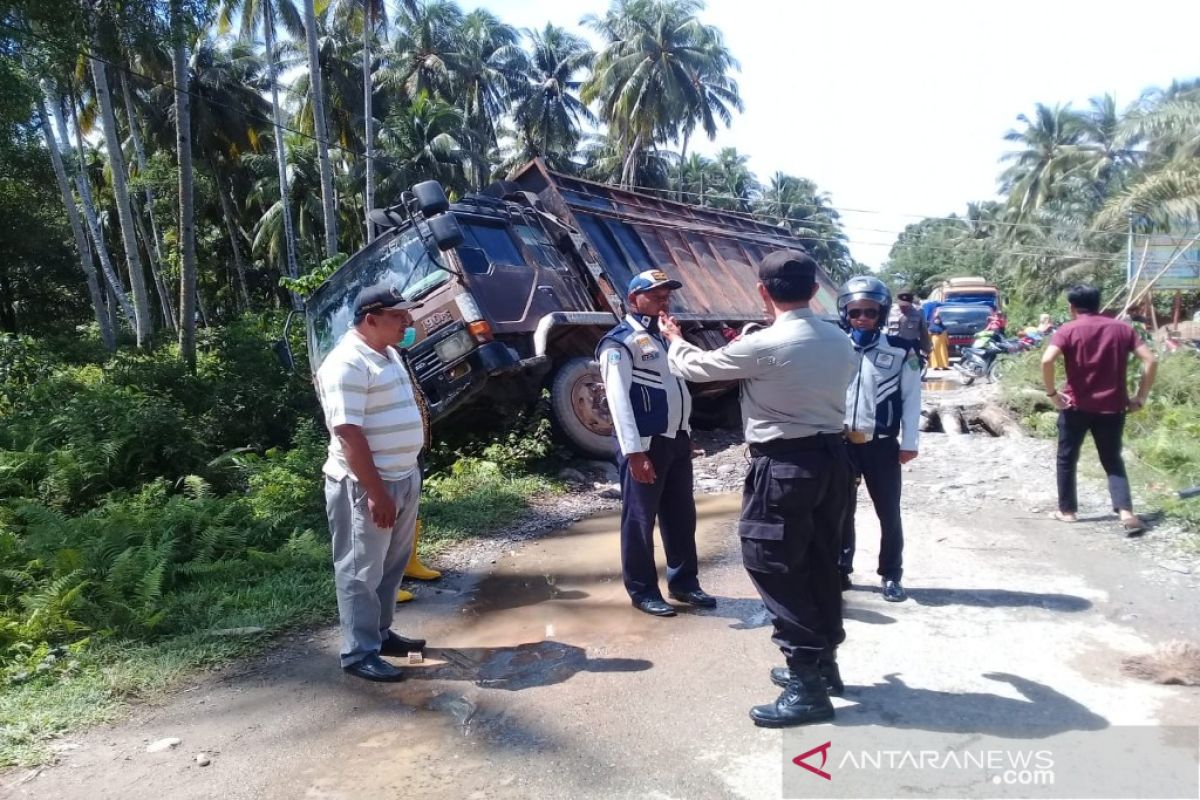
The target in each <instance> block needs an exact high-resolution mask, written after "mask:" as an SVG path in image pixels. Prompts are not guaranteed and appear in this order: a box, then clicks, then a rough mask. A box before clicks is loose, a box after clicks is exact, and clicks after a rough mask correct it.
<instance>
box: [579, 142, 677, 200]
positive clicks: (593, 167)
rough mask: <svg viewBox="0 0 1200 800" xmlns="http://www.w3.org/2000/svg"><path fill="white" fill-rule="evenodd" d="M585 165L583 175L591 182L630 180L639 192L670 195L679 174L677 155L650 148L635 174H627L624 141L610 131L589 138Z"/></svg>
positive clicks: (584, 151) (584, 150)
mask: <svg viewBox="0 0 1200 800" xmlns="http://www.w3.org/2000/svg"><path fill="white" fill-rule="evenodd" d="M580 156H581V157H582V159H583V166H582V168H581V169H580V172H582V174H583V175H584V176H585V177H586V178H588V179H589V180H593V181H598V182H600V183H611V184H614V185H615V184H620V183H622V182H623V180H624V179H625V178H626V177H628V178H629V179H630V181H631V182H630V184H629V185H630V186H633V187H636V188H637V189H638V191H643V192H650V193H654V194H661V195H663V196H666V195H667V194H669V193H670V191H671V182H672V180H673V176H674V175H675V174H676V172H677V171H678V170H677V168H676V166H675V165H676V161H677V159H678V158H679V157H678V156H677V155H676V154H675V153H672V152H670V151H667V150H659V149H658V148H648V149H644V150H641V151H640V152H639V153H638V157H637V161H635V162H634V163H633V165H632V168H633V172H632V174H631V175H627V173H626V169H627V167H629V166H630V165H629V158H628V155H627V154H626V151H625V148H624V147H623V145H622V143H621V141H620V140H619V139H618V138H616V137H615V136H613V135H612V133H611V132H610V133H609V134H608V135H607V136H595V135H588V136H586V137H584V142H583V145H582V147H581V148H580Z"/></svg>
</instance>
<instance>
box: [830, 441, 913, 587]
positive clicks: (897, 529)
mask: <svg viewBox="0 0 1200 800" xmlns="http://www.w3.org/2000/svg"><path fill="white" fill-rule="evenodd" d="M846 452H847V454H848V455H849V456H850V466H851V476H850V505H849V507H848V508H847V509H846V521H845V525H844V527H843V528H842V557H841V561H840V563H839V566H840V567H841V568H842V572H845V573H847V574H849V573H851V572H853V571H854V540H855V535H854V512H855V507H856V506H857V505H858V502H857V495H858V484H859V481H860V480H861V481H862V482H863V483H865V484H867V493H868V494H870V495H871V502H872V503H873V504H874V506H875V516H877V517H879V529H880V532H881V534H882V535H881V538H880V542H879V569H878V573H879V574H880V575H881V576H882V577H883V579H884V580H892V581H898V580H900V578H901V576H903V574H904V525H903V524H902V523H901V521H900V442H899V441H898V440H896V439H895V438H891V439H872V440H871V441H869V442H864V443H863V444H851V443H849V442H847V443H846Z"/></svg>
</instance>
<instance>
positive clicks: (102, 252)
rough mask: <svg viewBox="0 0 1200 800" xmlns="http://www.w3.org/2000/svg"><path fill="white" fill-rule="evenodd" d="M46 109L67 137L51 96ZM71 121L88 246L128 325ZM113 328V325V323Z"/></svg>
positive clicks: (129, 315)
mask: <svg viewBox="0 0 1200 800" xmlns="http://www.w3.org/2000/svg"><path fill="white" fill-rule="evenodd" d="M50 110H51V111H52V112H53V113H54V121H55V122H56V123H57V124H58V129H59V131H61V132H62V137H63V141H64V142H65V141H67V124H66V121H65V120H64V119H63V113H62V108H61V107H60V106H59V105H58V104H57V103H55V102H53V100H51V102H50ZM74 112H75V107H74V105H72V107H71V113H72V114H74ZM74 122H75V137H76V147H77V148H78V149H79V170H78V171H76V172H75V188H76V189H77V190H78V191H79V203H80V205H81V206H83V218H84V219H85V220H86V221H87V227H88V232H89V233H90V234H91V235H92V246H93V247H94V248H95V250H96V255H97V256H99V258H100V271H101V272H102V273H103V275H104V280H105V282H106V283H107V284H108V295H109V306H110V307H111V306H112V305H113V304H114V302H113V301H115V304H116V306H117V307H118V308H120V309H121V313H122V314H124V315H125V319H126V321H128V322H129V324H130V325H132V324H133V319H134V318H133V306H132V305H130V303H129V297H128V296H127V295H126V294H125V287H124V286H122V285H121V279H120V278H118V277H117V271H116V269H114V267H113V263H112V258H111V257H110V256H109V253H108V247H107V245H105V243H104V231H103V230H102V229H101V228H100V218H99V216H98V215H97V214H96V204H95V203H94V202H93V201H92V184H91V182H90V181H89V180H88V176H87V172H86V171H85V167H86V166H87V165H86V162H85V161H84V152H85V151H84V149H83V132H82V131H81V130H80V129H79V120H77V119H76V120H74ZM113 330H114V331H115V330H116V326H114V327H113Z"/></svg>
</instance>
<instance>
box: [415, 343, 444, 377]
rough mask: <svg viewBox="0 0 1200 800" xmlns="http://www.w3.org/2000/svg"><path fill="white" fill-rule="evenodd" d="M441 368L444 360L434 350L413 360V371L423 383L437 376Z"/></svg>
mask: <svg viewBox="0 0 1200 800" xmlns="http://www.w3.org/2000/svg"><path fill="white" fill-rule="evenodd" d="M441 366H442V360H441V359H440V358H438V354H437V352H436V351H434V350H432V349H431V350H430V351H429V352H427V353H422V354H421V355H419V356H417V357H416V358H414V359H413V360H412V367H413V371H414V372H416V373H417V380H419V381H421V382H422V383H424V382H425V381H427V380H428V379H430V378H432V377H433V376H434V375H436V374H437V371H438V370H439V369H441Z"/></svg>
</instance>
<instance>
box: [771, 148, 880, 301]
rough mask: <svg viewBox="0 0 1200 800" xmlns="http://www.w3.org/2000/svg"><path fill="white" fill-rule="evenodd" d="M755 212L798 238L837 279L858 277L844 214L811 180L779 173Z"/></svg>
mask: <svg viewBox="0 0 1200 800" xmlns="http://www.w3.org/2000/svg"><path fill="white" fill-rule="evenodd" d="M754 212H755V214H756V215H758V216H761V217H763V218H765V219H767V220H768V221H770V222H772V223H774V224H776V225H779V226H780V227H784V228H787V229H788V230H790V231H791V232H792V233H793V234H794V235H795V236H797V237H798V238H799V239H800V240H801V242H802V243H803V244H804V249H806V250H807V251H808V252H809V253H810V254H811V255H812V257H813V258H815V259H816V260H817V263H818V264H820V265H821V266H822V267H824V268H825V270H826V271H827V272H829V273H830V274H831V275H832V276H833V277H834V279H835V280H839V281H841V280H846V279H847V278H849V277H850V276H851V275H852V274H855V270H856V269H857V264H856V262H855V261H854V259H853V258H852V257H851V255H850V250H849V247H848V246H847V242H848V240H849V239H848V237H847V236H846V232H845V231H844V230H843V228H842V220H841V215H840V214H838V212H837V209H835V208H834V207H833V202H832V200H831V199H830V196H829V193H828V192H823V191H821V190H820V189H818V188H817V185H816V184H815V183H814V182H813V181H811V180H809V179H807V178H797V177H794V176H792V175H785V174H784V173H782V172H776V173H775V174H774V175H772V176H771V180H770V182H769V183H768V184H767V185H766V186H765V187H763V188H762V191H761V194H760V196H759V199H758V200H757V202H755V203H754Z"/></svg>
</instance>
